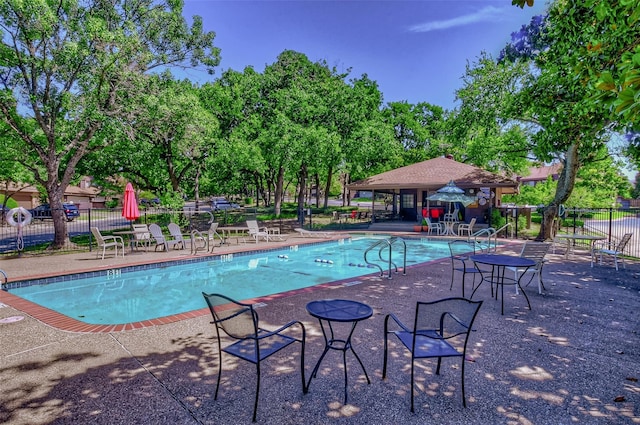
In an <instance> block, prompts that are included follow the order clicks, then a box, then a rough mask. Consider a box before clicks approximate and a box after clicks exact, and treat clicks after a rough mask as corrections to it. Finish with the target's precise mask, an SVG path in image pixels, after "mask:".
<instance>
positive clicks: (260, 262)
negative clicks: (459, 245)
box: [9, 237, 449, 324]
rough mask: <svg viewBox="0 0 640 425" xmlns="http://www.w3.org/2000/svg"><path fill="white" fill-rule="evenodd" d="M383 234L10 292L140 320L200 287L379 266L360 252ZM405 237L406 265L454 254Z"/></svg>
mask: <svg viewBox="0 0 640 425" xmlns="http://www.w3.org/2000/svg"><path fill="white" fill-rule="evenodd" d="M379 239H380V238H379V237H378V238H373V237H353V238H349V239H341V240H338V241H332V242H325V243H321V244H312V245H302V246H297V245H294V246H290V247H289V248H287V249H278V250H272V251H264V252H258V253H253V254H226V255H220V256H216V257H210V258H207V259H205V260H204V261H198V262H192V263H189V264H182V265H174V266H168V267H157V268H152V269H147V270H142V271H131V272H126V273H117V272H116V273H114V272H113V271H110V272H104V274H103V275H101V276H97V277H88V278H82V279H76V280H69V281H65V282H56V283H51V284H41V285H29V286H24V287H18V288H12V289H9V292H10V293H12V294H14V295H17V296H19V297H22V298H24V299H27V300H29V301H31V302H34V303H36V304H39V305H42V306H44V307H47V308H49V309H52V310H54V311H57V312H59V313H61V314H63V315H65V316H67V317H70V318H73V319H76V320H79V321H81V322H84V323H89V324H123V323H132V322H140V321H144V320H150V319H155V318H159V317H165V316H170V315H174V314H179V313H184V312H188V311H192V310H198V309H201V308H204V307H206V304H205V302H204V299H203V297H202V295H201V292H208V293H211V292H218V293H223V294H225V295H227V296H229V297H231V298H235V299H238V300H243V299H249V298H255V297H260V296H265V295H272V294H277V293H282V292H287V291H291V290H295V289H300V288H305V287H309V286H314V285H318V284H322V283H327V282H332V281H338V280H344V279H350V278H356V277H359V276H363V275H366V274H370V273H379V270H378V269H377V268H368V267H366V265H365V264H364V259H363V257H364V252H365V250H366V249H367V248H369V247H370V246H371V245H372V243H374V242H375V241H376V240H379ZM404 241H405V243H406V246H407V250H406V251H407V266H411V265H414V264H418V263H424V262H428V261H431V260H435V259H440V258H445V257H448V256H449V247H448V244H447V241H438V240H433V239H426V238H421V239H418V238H415V239H414V238H407V239H404ZM386 252H388V251H386ZM372 254H375V255H370V256H369V257H368V258H369V259H370V260H371V259H377V258H378V255H377V249H376V250H375V251H372ZM387 256H388V254H386V255H385V256H383V258H387ZM393 261H394V262H395V263H396V264H397V265H398V267H402V264H403V260H402V249H401V248H399V247H398V246H397V245H394V251H393ZM383 267H384V268H385V271H386V270H387V269H386V266H383Z"/></svg>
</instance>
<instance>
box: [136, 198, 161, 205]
mask: <svg viewBox="0 0 640 425" xmlns="http://www.w3.org/2000/svg"><path fill="white" fill-rule="evenodd" d="M140 204H142V205H145V206H146V205H160V198H152V199H147V198H142V199H141V200H140Z"/></svg>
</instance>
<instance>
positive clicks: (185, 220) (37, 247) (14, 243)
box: [0, 208, 255, 255]
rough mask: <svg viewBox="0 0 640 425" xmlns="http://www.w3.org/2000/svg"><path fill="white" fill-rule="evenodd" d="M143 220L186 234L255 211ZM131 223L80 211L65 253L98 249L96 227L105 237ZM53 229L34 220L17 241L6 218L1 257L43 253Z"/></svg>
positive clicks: (109, 213) (153, 215) (0, 230)
mask: <svg viewBox="0 0 640 425" xmlns="http://www.w3.org/2000/svg"><path fill="white" fill-rule="evenodd" d="M140 214H141V215H140V218H139V219H138V220H136V221H135V222H134V223H146V224H151V223H157V224H159V225H160V226H161V227H164V228H166V226H167V224H169V223H170V222H173V223H176V224H178V225H180V227H181V228H182V229H183V230H184V231H185V232H189V231H191V230H192V229H196V230H206V229H208V228H209V223H211V221H212V220H215V221H216V222H218V223H220V225H221V226H225V225H234V224H236V223H244V222H245V221H246V220H247V219H252V218H255V210H253V209H242V210H233V211H201V210H199V211H196V210H190V209H185V210H181V211H171V210H166V209H159V208H158V209H156V208H151V209H147V210H143V211H140ZM131 224H132V222H130V221H129V220H126V219H125V218H124V217H122V214H121V209H95V208H93V209H81V210H80V216H79V217H75V218H73V219H72V220H71V221H68V222H67V233H68V234H69V241H68V242H67V243H66V244H65V246H64V247H63V249H62V250H63V251H77V250H79V251H86V250H91V249H92V247H95V242H94V241H92V236H91V230H90V229H91V227H97V228H98V229H100V232H101V233H103V234H110V233H112V232H116V231H123V230H130V229H131ZM53 239H54V229H53V220H52V219H51V218H42V219H40V218H32V219H31V222H30V223H29V224H28V225H26V226H23V228H22V231H21V238H18V228H17V227H16V226H12V225H11V224H10V223H9V222H7V220H6V217H2V220H1V221H0V255H15V254H18V253H19V252H21V251H24V252H42V253H44V254H46V251H45V248H46V247H47V246H49V245H51V243H52V242H53Z"/></svg>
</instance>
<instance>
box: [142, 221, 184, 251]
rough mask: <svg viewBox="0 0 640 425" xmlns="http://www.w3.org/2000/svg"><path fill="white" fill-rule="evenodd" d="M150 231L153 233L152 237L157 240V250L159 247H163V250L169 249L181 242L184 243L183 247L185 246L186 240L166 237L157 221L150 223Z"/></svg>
mask: <svg viewBox="0 0 640 425" xmlns="http://www.w3.org/2000/svg"><path fill="white" fill-rule="evenodd" d="M149 232H150V233H151V237H152V238H153V239H154V240H155V241H156V248H155V249H154V251H157V250H158V247H162V250H163V251H169V248H175V247H176V245H178V244H180V243H182V247H183V248H184V242H183V241H182V240H175V239H167V238H165V237H164V235H163V234H162V229H161V228H160V226H158V225H157V224H155V223H154V224H151V225H149Z"/></svg>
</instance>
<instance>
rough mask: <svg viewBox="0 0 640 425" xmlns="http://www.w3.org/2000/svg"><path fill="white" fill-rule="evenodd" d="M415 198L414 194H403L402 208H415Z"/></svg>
mask: <svg viewBox="0 0 640 425" xmlns="http://www.w3.org/2000/svg"><path fill="white" fill-rule="evenodd" d="M414 199H415V196H414V195H413V193H403V194H402V208H415V207H416V204H415V203H414V202H413V201H414Z"/></svg>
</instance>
